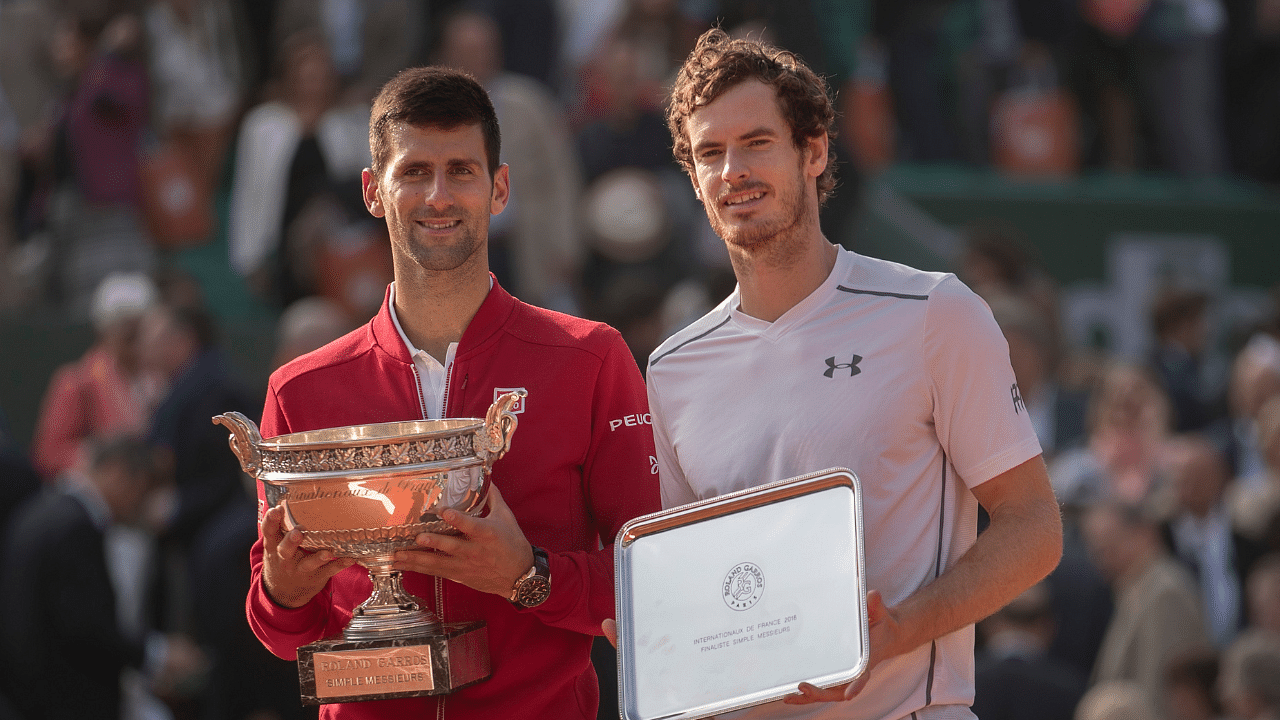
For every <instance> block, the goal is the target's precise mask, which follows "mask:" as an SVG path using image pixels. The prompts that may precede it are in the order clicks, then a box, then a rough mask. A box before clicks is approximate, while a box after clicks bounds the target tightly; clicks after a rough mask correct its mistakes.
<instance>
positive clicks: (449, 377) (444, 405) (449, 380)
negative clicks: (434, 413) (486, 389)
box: [440, 360, 465, 418]
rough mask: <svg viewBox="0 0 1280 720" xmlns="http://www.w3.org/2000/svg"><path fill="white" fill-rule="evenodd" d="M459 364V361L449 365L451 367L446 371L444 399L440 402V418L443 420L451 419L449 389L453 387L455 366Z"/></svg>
mask: <svg viewBox="0 0 1280 720" xmlns="http://www.w3.org/2000/svg"><path fill="white" fill-rule="evenodd" d="M457 364H458V361H457V360H454V361H453V362H451V363H449V367H447V368H445V369H444V397H442V398H441V401H440V417H442V418H447V417H449V387H450V386H452V385H453V366H454V365H457ZM464 386H465V383H464Z"/></svg>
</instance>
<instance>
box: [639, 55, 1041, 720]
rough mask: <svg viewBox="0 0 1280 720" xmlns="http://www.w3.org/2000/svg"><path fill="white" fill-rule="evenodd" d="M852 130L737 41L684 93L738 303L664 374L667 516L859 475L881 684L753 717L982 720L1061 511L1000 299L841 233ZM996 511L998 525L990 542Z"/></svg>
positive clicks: (693, 157) (689, 165)
mask: <svg viewBox="0 0 1280 720" xmlns="http://www.w3.org/2000/svg"><path fill="white" fill-rule="evenodd" d="M833 118H834V113H833V111H832V109H831V105H830V101H829V98H828V96H827V89H826V86H825V83H824V82H823V81H822V80H821V79H820V78H818V77H817V76H816V75H815V74H814V73H813V72H812V71H811V70H809V69H808V68H807V67H805V66H804V65H803V64H802V63H801V62H800V61H799V60H798V59H797V58H796V57H795V56H793V55H791V54H790V53H788V52H785V51H780V50H778V49H776V48H772V47H770V46H767V45H763V44H761V43H758V42H753V41H745V40H730V39H729V38H728V37H727V36H726V35H725V34H724V33H723V32H721V31H719V30H711V31H709V32H708V33H706V34H705V35H703V36H702V38H701V39H700V40H699V42H698V46H697V47H696V48H695V49H694V51H693V53H692V54H691V55H690V57H689V59H688V60H687V61H686V63H685V65H684V68H683V69H682V70H681V72H680V75H679V78H678V79H677V81H676V85H675V88H674V92H673V99H672V103H671V108H670V110H669V111H668V123H669V126H670V128H671V131H672V135H673V138H674V145H675V147H674V152H675V155H676V159H677V160H679V161H680V162H681V164H682V165H683V166H684V168H685V170H686V171H687V172H688V173H689V176H690V178H691V180H692V182H693V186H694V190H695V191H696V192H697V194H698V197H699V199H700V200H701V201H702V203H703V205H704V207H705V209H706V211H707V218H708V219H709V220H710V221H711V225H712V227H713V228H714V229H715V231H716V233H717V234H718V235H720V237H721V238H723V239H724V240H725V243H726V245H727V247H728V249H729V255H730V258H731V260H732V262H733V268H734V272H735V274H736V275H737V279H738V287H737V289H736V290H735V291H734V292H733V294H732V295H731V296H730V297H729V298H728V299H727V300H726V301H725V302H724V303H722V304H721V305H720V306H719V307H717V308H715V309H714V310H712V311H711V312H710V313H708V314H707V315H706V316H705V317H703V318H702V319H701V320H699V321H697V322H695V323H693V324H692V325H691V326H689V327H687V328H685V329H684V330H682V331H680V332H679V333H677V334H676V335H675V336H673V337H671V338H670V339H668V340H667V341H666V342H665V343H663V344H662V346H660V347H659V348H658V349H657V350H656V351H654V353H653V355H652V356H651V357H650V362H649V374H648V386H649V401H650V407H651V410H652V412H653V428H654V437H655V440H656V445H657V459H658V467H659V475H660V476H661V483H662V499H663V505H664V507H672V506H675V505H680V504H684V503H688V502H692V501H695V500H700V499H705V498H709V497H714V496H718V495H722V494H724V493H727V492H731V491H734V490H739V489H742V488H745V487H751V486H755V485H760V484H763V483H768V482H772V481H775V480H780V479H784V478H787V477H792V476H796V475H800V474H803V473H807V472H812V471H816V470H821V469H823V468H827V467H832V466H844V467H848V468H850V469H852V470H853V471H854V472H855V473H856V474H857V475H858V476H859V478H860V480H861V483H862V489H863V493H864V501H863V502H864V505H863V508H864V516H865V548H866V562H867V579H868V582H867V585H868V588H869V590H870V592H869V593H868V598H867V603H868V612H869V618H870V625H871V658H870V670H869V671H868V672H867V673H865V674H864V675H863V676H862V677H861V678H860V679H859V680H857V681H855V682H854V683H851V684H850V685H848V686H844V687H837V688H831V689H825V690H823V689H818V688H815V687H812V686H809V685H807V684H801V685H800V687H799V693H798V694H796V695H794V696H791V697H788V698H787V699H786V701H785V702H786V704H783V703H774V704H771V705H765V706H761V707H757V708H755V709H753V710H751V711H748V713H749V714H750V715H751V716H752V717H823V718H826V717H839V718H886V719H896V718H915V719H917V720H923V719H926V718H929V719H933V718H972V717H973V714H972V712H971V711H970V710H969V705H970V704H971V703H972V701H973V623H974V622H975V621H977V620H979V619H981V618H983V617H985V616H987V615H989V614H990V613H992V612H994V611H995V610H997V609H999V608H1000V607H1001V606H1003V605H1004V604H1005V603H1007V602H1008V601H1009V600H1011V599H1013V598H1014V597H1015V596H1017V595H1018V594H1019V593H1020V592H1022V591H1023V590H1025V589H1027V588H1028V587H1030V586H1031V585H1032V584H1034V583H1035V582H1036V581H1038V580H1040V579H1041V578H1042V577H1044V576H1045V575H1046V574H1047V573H1048V572H1049V571H1050V570H1051V569H1052V568H1053V567H1054V565H1055V564H1056V563H1057V560H1058V558H1059V556H1060V554H1061V542H1062V541H1061V522H1060V520H1059V517H1058V507H1057V503H1056V501H1055V500H1054V497H1053V493H1052V490H1051V489H1050V486H1049V479H1048V475H1047V473H1046V471H1045V467H1044V463H1043V460H1042V459H1041V451H1040V446H1039V444H1038V443H1037V441H1036V437H1035V433H1034V430H1033V428H1032V426H1031V423H1030V421H1029V419H1028V415H1027V409H1026V404H1025V402H1023V399H1022V396H1021V394H1020V392H1019V390H1018V386H1017V384H1016V382H1015V380H1014V376H1013V371H1012V370H1011V368H1010V366H1009V356H1008V347H1007V345H1006V344H1005V341H1004V338H1003V337H1002V335H1001V333H1000V330H999V328H998V327H997V326H996V324H995V322H994V320H993V319H992V317H991V313H990V311H988V310H987V309H986V306H985V305H984V304H983V303H982V301H981V300H980V299H979V298H978V297H977V296H976V295H974V294H973V293H972V292H971V291H970V290H969V289H968V288H966V287H965V286H964V285H963V284H961V283H960V282H959V281H958V280H956V279H955V277H954V276H953V275H949V274H941V273H926V272H921V271H919V270H915V269H912V268H908V267H904V266H901V265H896V264H893V263H888V262H884V261H880V260H875V259H872V258H867V257H862V256H859V255H856V254H854V253H851V252H847V251H844V250H841V249H840V248H838V247H836V246H835V245H833V244H831V243H830V242H828V241H827V239H826V238H825V237H823V235H822V232H821V230H820V228H819V225H818V208H819V206H820V204H821V202H822V201H823V200H824V199H825V197H826V195H827V194H828V193H829V192H830V190H831V188H832V187H833V185H834V177H833V168H832V163H830V162H829V155H828V143H829V139H830V134H831V125H832V121H833ZM979 503H981V504H982V506H983V507H984V508H986V510H987V512H988V513H989V514H990V516H991V524H990V526H989V527H988V528H987V530H986V531H985V532H984V533H983V535H982V537H981V538H980V539H977V541H976V542H975V536H976V534H977V532H976V527H977V515H978V504H979ZM821 701H848V702H847V703H842V704H835V705H825V704H824V705H813V703H819V702H821ZM794 705H809V707H807V708H802V707H792V706H794Z"/></svg>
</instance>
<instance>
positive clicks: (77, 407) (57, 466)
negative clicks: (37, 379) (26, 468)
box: [31, 366, 89, 480]
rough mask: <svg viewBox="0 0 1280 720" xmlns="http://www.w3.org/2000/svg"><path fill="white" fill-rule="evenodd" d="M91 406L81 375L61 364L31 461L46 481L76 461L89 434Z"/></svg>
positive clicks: (44, 406)
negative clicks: (81, 381) (84, 439)
mask: <svg viewBox="0 0 1280 720" xmlns="http://www.w3.org/2000/svg"><path fill="white" fill-rule="evenodd" d="M87 416H88V409H87V408H86V407H85V401H84V393H83V391H82V388H81V386H80V380H79V376H78V375H77V374H76V373H75V371H74V370H73V369H72V368H71V367H69V366H65V367H61V368H59V369H58V370H57V372H55V373H54V374H53V378H52V379H51V380H50V381H49V389H48V390H47V391H45V396H44V402H43V403H42V404H41V406H40V417H39V419H38V421H37V423H36V429H35V433H34V435H33V437H32V439H31V461H32V464H33V465H35V467H36V470H38V471H40V474H41V475H42V476H44V479H45V480H54V479H55V478H57V476H58V475H59V474H60V473H62V472H63V471H64V470H67V469H68V468H70V467H71V466H73V465H74V464H75V462H76V454H77V453H78V452H79V451H80V442H81V439H82V438H84V437H86V436H88V435H89V427H88V422H87V421H86V417H87Z"/></svg>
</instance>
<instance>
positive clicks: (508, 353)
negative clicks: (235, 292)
mask: <svg viewBox="0 0 1280 720" xmlns="http://www.w3.org/2000/svg"><path fill="white" fill-rule="evenodd" d="M447 388H448V389H447V393H448V396H447V408H446V409H447V412H446V415H447V416H448V417H484V414H485V412H486V411H487V410H488V408H489V405H490V404H492V402H493V400H494V398H495V396H496V395H495V394H496V393H499V392H500V391H503V390H504V389H510V388H524V389H525V390H526V391H527V392H528V397H527V398H525V400H524V403H523V405H524V408H523V411H522V412H521V413H520V415H519V416H518V417H519V426H518V427H517V429H516V432H515V435H514V436H513V437H512V442H511V450H510V452H508V453H507V455H506V456H505V457H504V458H502V459H501V460H499V461H498V462H497V463H495V464H494V467H493V476H492V479H493V482H494V483H495V484H496V485H498V486H499V487H500V488H501V490H502V496H503V498H504V499H505V500H506V502H507V504H508V505H510V506H511V509H512V511H513V512H514V513H515V516H516V518H517V520H518V521H519V523H520V527H521V529H523V530H524V533H525V535H526V536H527V537H528V538H529V541H530V542H532V543H533V544H535V545H537V546H539V547H542V548H545V549H546V550H547V551H548V553H549V555H550V559H551V596H550V597H549V598H548V599H547V601H546V602H545V603H543V604H542V605H540V606H538V607H537V608H534V609H532V610H525V611H521V610H517V609H516V608H515V607H514V606H512V605H511V604H510V603H509V602H508V601H507V600H506V599H505V598H502V597H498V596H497V595H490V594H485V593H480V592H477V591H475V590H472V589H471V588H468V587H466V586H464V585H460V584H457V583H454V582H450V581H445V580H439V579H437V578H433V577H430V576H427V575H421V574H417V573H405V575H404V587H405V589H406V590H407V591H409V592H411V593H413V594H415V595H417V596H418V597H419V598H422V599H423V600H424V601H426V603H427V605H428V606H429V607H431V608H432V609H433V610H435V612H436V613H438V614H439V615H440V617H441V619H442V620H443V621H444V622H459V621H464V620H473V619H482V620H485V621H486V622H487V623H488V629H489V646H490V647H489V651H490V657H491V661H492V667H493V676H492V677H491V678H490V679H489V680H486V681H484V682H481V683H479V684H478V685H474V686H472V687H469V688H465V689H463V690H460V691H458V692H456V693H453V694H451V695H447V696H440V697H442V698H443V699H440V697H437V698H409V699H398V700H384V701H374V702H359V703H342V704H330V705H324V706H322V709H321V716H322V717H325V718H339V717H340V718H379V719H384V718H397V719H400V718H403V719H404V720H409V719H410V718H424V719H428V718H441V717H447V718H548V719H555V720H560V719H561V718H579V717H580V718H594V717H595V716H596V707H597V705H598V702H599V688H598V686H597V684H596V677H595V671H594V670H593V669H592V667H591V663H590V658H589V652H590V646H591V640H592V636H594V635H596V634H599V632H600V623H601V621H602V620H604V619H605V618H608V617H612V616H613V612H614V600H613V596H614V594H613V578H614V568H613V539H614V537H615V535H616V534H617V532H618V529H619V528H620V527H621V526H622V524H623V523H625V522H626V521H627V520H630V519H632V518H634V517H637V516H639V515H642V514H645V513H649V512H654V511H656V510H658V509H659V508H660V501H659V496H658V482H657V481H658V477H657V475H656V473H657V469H656V462H655V461H654V460H653V457H652V456H653V454H654V450H653V435H652V433H651V432H650V428H649V427H648V422H649V416H648V404H647V400H646V396H645V389H644V381H643V379H642V378H641V376H640V372H639V370H638V369H637V368H636V364H635V361H634V359H633V358H632V356H631V353H630V351H629V350H628V348H627V346H626V344H625V343H624V342H623V340H622V337H621V336H620V335H619V334H618V332H617V331H616V330H613V329H612V328H610V327H608V326H607V325H602V324H600V323H595V322H590V321H587V320H582V319H579V318H574V317H570V316H567V315H561V314H559V313H553V312H550V311H547V310H542V309H540V308H536V307H533V306H530V305H526V304H524V303H522V302H520V301H518V300H516V299H515V298H513V297H512V296H511V295H509V294H508V293H507V292H506V291H504V290H503V289H502V288H501V287H499V286H498V285H497V284H496V283H495V284H494V286H493V289H492V290H491V291H490V292H489V295H488V297H487V298H486V299H485V301H484V304H482V305H481V306H480V310H479V312H477V313H476V316H475V317H474V318H473V319H472V321H471V324H470V325H469V326H468V327H467V330H466V332H465V333H464V334H463V336H462V340H461V341H460V342H459V343H458V349H457V352H456V354H455V359H454V365H453V371H452V373H451V377H450V378H449V380H448V384H447ZM425 417H426V413H425V411H424V408H423V407H422V403H421V400H420V398H419V392H418V380H417V374H416V371H415V369H414V366H413V362H412V361H411V360H410V358H409V353H408V350H407V349H406V348H405V346H404V343H403V342H402V341H401V339H400V336H399V335H398V334H397V332H396V328H395V324H394V323H393V321H392V319H391V314H390V308H389V306H388V305H387V302H386V301H384V302H383V306H382V310H381V311H380V312H379V313H378V315H377V316H376V317H374V318H373V320H371V321H370V322H369V324H368V325H365V326H364V327H362V328H360V329H358V330H355V331H354V332H352V333H350V334H348V335H346V336H344V337H342V338H340V339H338V340H336V341H334V342H332V343H330V344H329V345H326V346H325V347H323V348H321V349H319V350H317V351H315V352H313V353H310V354H308V355H304V356H303V357H301V358H298V359H296V360H294V361H292V362H290V363H289V364H287V365H285V366H284V367H282V368H280V369H279V370H277V371H276V372H275V373H273V374H272V376H271V381H270V384H269V387H268V391H267V400H266V407H265V408H264V409H263V413H262V435H263V436H264V437H274V436H276V435H282V434H286V433H293V432H302V431H307V430H316V429H321V428H327V427H338V426H343V425H356V424H365V423H379V422H392V421H403V420H418V419H423V418H425ZM258 493H259V508H260V509H261V507H262V488H261V485H259V489H258ZM601 544H603V548H601V547H600V545H601ZM251 560H252V569H253V584H252V585H251V586H250V589H249V596H248V599H247V609H248V616H249V624H250V625H251V626H252V627H253V630H254V632H255V633H256V634H257V636H258V638H259V639H260V640H261V641H262V643H263V644H264V645H266V646H267V648H268V649H270V650H271V651H272V652H273V653H275V654H276V655H278V656H280V657H282V658H285V659H294V658H295V657H296V653H297V648H298V647H299V646H300V645H305V644H307V643H310V642H313V641H315V640H318V639H320V638H322V637H327V636H330V635H336V634H338V633H340V632H341V631H342V629H343V627H345V626H346V624H347V621H348V620H350V618H351V610H352V608H354V607H355V606H356V605H358V604H359V603H361V602H363V601H364V600H365V599H366V598H367V597H368V596H369V592H370V589H371V585H370V582H369V577H368V573H367V571H366V570H365V569H364V568H362V567H360V566H359V565H356V566H353V567H351V568H348V569H347V570H345V571H343V572H341V573H339V574H338V575H337V576H335V577H334V578H332V579H331V580H330V581H329V584H328V585H327V586H326V588H325V589H324V590H323V591H322V592H320V593H319V594H318V595H317V596H316V597H315V598H314V599H313V600H312V601H311V602H310V603H309V604H307V605H306V606H304V607H302V608H298V609H287V608H283V607H281V606H279V605H276V604H275V603H274V602H273V601H272V600H271V599H270V597H268V596H267V594H266V592H265V591H264V590H263V585H262V539H261V537H259V539H258V542H257V543H255V544H254V546H253V550H252V553H251Z"/></svg>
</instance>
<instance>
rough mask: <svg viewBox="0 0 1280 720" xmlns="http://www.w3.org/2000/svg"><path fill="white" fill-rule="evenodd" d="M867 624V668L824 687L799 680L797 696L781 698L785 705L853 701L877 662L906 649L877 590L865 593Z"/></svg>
mask: <svg viewBox="0 0 1280 720" xmlns="http://www.w3.org/2000/svg"><path fill="white" fill-rule="evenodd" d="M867 626H868V630H869V632H870V636H871V637H870V640H871V643H870V644H871V657H870V658H869V659H868V660H867V669H866V670H865V671H864V672H863V673H862V674H861V675H859V676H858V679H856V680H854V681H853V682H851V683H847V684H845V685H837V686H836V687H833V688H826V689H825V690H824V689H821V688H818V687H815V686H813V685H810V684H809V683H800V688H799V690H800V692H799V693H798V694H796V695H788V696H787V697H785V698H783V700H782V701H783V702H785V703H787V704H788V705H808V704H810V703H816V702H843V701H845V700H852V699H853V698H854V697H855V696H856V695H857V694H858V693H860V692H862V688H863V687H865V686H866V684H867V681H868V680H870V679H871V671H872V670H874V669H875V667H876V665H878V664H880V662H881V661H882V660H888V659H889V658H891V657H893V656H895V655H898V654H900V653H902V652H904V651H905V650H906V649H909V648H906V649H897V639H898V637H899V636H900V633H899V627H898V619H897V618H896V617H894V614H893V612H892V611H890V610H889V608H888V607H886V606H885V604H884V599H883V598H881V597H880V591H879V590H872V591H870V592H868V593H867Z"/></svg>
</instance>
